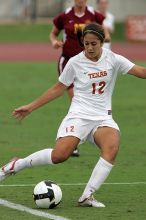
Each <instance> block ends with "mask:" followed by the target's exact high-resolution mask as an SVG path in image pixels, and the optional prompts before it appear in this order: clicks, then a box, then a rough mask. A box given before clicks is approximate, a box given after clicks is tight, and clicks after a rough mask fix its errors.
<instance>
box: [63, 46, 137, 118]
mask: <svg viewBox="0 0 146 220" xmlns="http://www.w3.org/2000/svg"><path fill="white" fill-rule="evenodd" d="M133 66H134V64H133V63H132V62H130V61H129V60H127V59H126V58H124V57H123V56H120V55H118V54H115V53H113V52H112V51H110V50H108V49H105V48H103V51H102V55H101V57H100V59H99V60H98V61H97V62H93V61H91V60H89V59H88V58H86V56H85V55H84V51H83V52H81V53H79V54H78V55H76V56H74V57H72V58H71V59H70V60H69V61H68V63H67V64H66V66H65V68H64V70H63V72H62V74H61V75H60V77H59V81H60V82H61V83H63V84H64V85H66V86H70V85H71V84H72V83H73V84H74V97H73V99H72V103H71V106H70V109H69V112H68V116H69V117H74V118H84V119H89V120H104V119H110V118H112V115H111V98H112V93H113V89H114V85H115V81H116V78H117V74H118V72H122V73H127V72H128V71H129V70H130V69H131V68H132V67H133Z"/></svg>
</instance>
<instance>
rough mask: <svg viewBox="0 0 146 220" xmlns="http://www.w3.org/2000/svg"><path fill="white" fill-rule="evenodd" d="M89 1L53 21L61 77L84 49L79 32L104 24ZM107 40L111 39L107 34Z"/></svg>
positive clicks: (77, 1)
mask: <svg viewBox="0 0 146 220" xmlns="http://www.w3.org/2000/svg"><path fill="white" fill-rule="evenodd" d="M86 3H87V0H74V5H73V7H71V8H67V9H66V10H65V11H64V12H63V13H61V14H59V15H58V16H56V17H55V18H54V19H53V23H54V25H53V28H52V31H51V34H50V40H51V43H52V45H53V47H54V48H56V49H58V48H62V55H61V57H60V59H59V61H58V72H59V75H60V74H61V73H62V71H63V69H64V67H65V65H66V64H67V62H68V60H69V59H70V58H71V57H73V56H75V55H77V54H78V53H80V52H81V51H82V50H83V49H82V48H81V47H80V46H79V44H78V39H77V33H78V30H80V29H83V28H84V27H85V25H86V24H89V23H91V22H96V23H98V24H102V23H103V20H104V18H105V17H104V16H103V15H102V14H100V13H99V12H96V11H95V10H94V9H93V8H92V7H89V6H87V5H86ZM61 31H63V41H62V40H59V39H58V36H59V34H60V32H61ZM106 40H107V42H109V40H110V38H109V35H108V33H107V32H106ZM67 92H68V95H69V97H70V99H72V97H73V84H71V85H69V87H68V89H67ZM72 156H79V150H78V149H75V150H74V151H73V153H72Z"/></svg>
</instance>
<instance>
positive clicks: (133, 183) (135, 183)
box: [0, 182, 146, 187]
mask: <svg viewBox="0 0 146 220" xmlns="http://www.w3.org/2000/svg"><path fill="white" fill-rule="evenodd" d="M86 184H87V183H58V185H59V186H84V185H86ZM35 185H36V184H0V187H30V186H35ZM104 185H146V182H125V183H124V182H123V183H120V182H117V183H104Z"/></svg>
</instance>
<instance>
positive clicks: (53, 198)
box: [33, 180, 62, 209]
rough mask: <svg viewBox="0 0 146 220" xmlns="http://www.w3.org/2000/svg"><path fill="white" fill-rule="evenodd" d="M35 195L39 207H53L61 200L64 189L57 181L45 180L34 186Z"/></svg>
mask: <svg viewBox="0 0 146 220" xmlns="http://www.w3.org/2000/svg"><path fill="white" fill-rule="evenodd" d="M33 197H34V201H35V203H36V205H37V207H39V208H44V209H53V208H54V207H56V206H57V205H58V204H59V203H60V202H61V199H62V191H61V188H60V187H59V186H58V185H57V184H56V183H54V182H52V181H50V180H45V181H41V182H40V183H38V184H37V185H36V186H35V187H34V191H33Z"/></svg>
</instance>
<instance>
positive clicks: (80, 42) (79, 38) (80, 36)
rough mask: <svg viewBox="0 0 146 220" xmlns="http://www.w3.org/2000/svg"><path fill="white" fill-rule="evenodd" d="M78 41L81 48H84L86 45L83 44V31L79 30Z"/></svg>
mask: <svg viewBox="0 0 146 220" xmlns="http://www.w3.org/2000/svg"><path fill="white" fill-rule="evenodd" d="M77 39H78V42H79V45H80V47H84V43H83V32H82V30H81V29H78V30H77Z"/></svg>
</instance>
